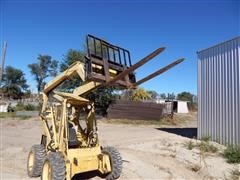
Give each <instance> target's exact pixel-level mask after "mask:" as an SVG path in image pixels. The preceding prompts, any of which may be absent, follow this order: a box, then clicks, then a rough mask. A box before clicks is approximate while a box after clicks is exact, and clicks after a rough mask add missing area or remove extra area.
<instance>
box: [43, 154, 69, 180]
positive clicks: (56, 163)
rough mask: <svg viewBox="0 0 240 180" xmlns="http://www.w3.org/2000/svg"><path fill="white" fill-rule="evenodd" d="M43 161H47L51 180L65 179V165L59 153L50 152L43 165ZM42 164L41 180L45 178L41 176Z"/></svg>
mask: <svg viewBox="0 0 240 180" xmlns="http://www.w3.org/2000/svg"><path fill="white" fill-rule="evenodd" d="M45 163H49V165H50V171H51V172H50V173H51V178H50V179H51V180H65V178H66V165H65V161H64V158H63V156H62V154H61V153H59V152H50V153H49V154H48V155H47V157H46V159H45V161H44V165H45ZM44 165H43V169H42V177H41V179H42V180H45V179H44V177H43V173H44V172H43V171H44Z"/></svg>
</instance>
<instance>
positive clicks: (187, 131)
mask: <svg viewBox="0 0 240 180" xmlns="http://www.w3.org/2000/svg"><path fill="white" fill-rule="evenodd" d="M156 129H157V130H161V131H165V132H168V133H173V134H176V135H180V136H184V137H188V138H197V128H156Z"/></svg>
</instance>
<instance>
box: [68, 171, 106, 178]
mask: <svg viewBox="0 0 240 180" xmlns="http://www.w3.org/2000/svg"><path fill="white" fill-rule="evenodd" d="M94 177H100V178H104V177H103V175H101V174H100V173H99V172H98V171H90V172H85V173H80V174H76V175H75V176H73V178H72V180H79V179H92V178H94Z"/></svg>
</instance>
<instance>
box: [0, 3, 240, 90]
mask: <svg viewBox="0 0 240 180" xmlns="http://www.w3.org/2000/svg"><path fill="white" fill-rule="evenodd" d="M0 16H1V17H0V43H1V46H2V45H3V42H4V41H7V43H8V47H7V52H6V59H5V61H6V62H5V66H7V65H10V66H13V67H15V68H19V69H21V70H22V71H23V72H24V73H25V77H26V79H27V82H28V84H29V85H30V89H31V90H33V91H36V82H35V81H34V78H33V76H32V75H31V73H30V70H29V68H28V67H27V65H28V64H30V63H35V62H37V57H38V55H39V54H42V55H50V56H52V58H53V59H56V60H58V61H62V59H63V56H64V54H66V52H67V51H68V49H78V50H81V49H83V44H84V42H85V36H86V34H92V35H95V36H97V37H100V38H104V39H107V40H108V41H109V42H111V43H112V44H115V45H118V46H121V47H124V48H126V49H128V50H130V52H131V58H132V61H133V63H136V62H137V61H138V60H140V59H141V58H143V57H145V56H146V55H148V54H149V53H151V52H152V51H154V50H155V49H157V48H159V47H166V49H165V51H164V52H163V53H161V54H160V55H158V56H157V57H156V58H154V60H152V61H151V62H149V63H147V64H146V65H144V66H143V67H141V68H139V69H138V70H137V71H136V77H137V79H142V78H143V77H145V76H146V75H148V74H150V73H152V72H154V71H156V70H158V69H160V68H161V67H163V66H165V65H167V64H169V63H171V62H172V61H174V60H176V59H178V58H181V57H184V58H186V59H185V61H184V62H183V63H181V64H179V65H177V66H176V67H174V68H172V69H170V70H169V71H167V72H165V73H164V74H162V75H160V76H158V77H156V78H154V79H152V80H150V81H148V82H146V83H144V84H142V85H141V87H143V88H145V89H147V90H155V91H157V92H158V93H168V92H169V93H172V92H173V93H175V94H177V93H180V92H182V91H188V92H191V93H193V94H197V54H196V52H197V51H199V50H201V49H205V48H207V47H210V46H213V45H215V44H218V43H220V42H223V41H226V40H229V39H232V38H234V37H236V36H239V35H240V1H239V0H226V1H225V0H218V1H216V0H201V1H197V0H192V1H190V0H184V1H181V0H178V1H177V0H168V1H167V0H158V1H157V0H148V1H147V0H146V1H144V0H135V1H134V0H132V1H130V0H128V1H127V0H122V1H120V0H119V1H118V0H115V1H114V0H112V1H110V0H103V1H100V0H99V1H97V0H96V1H94V0H88V1H87V0H83V1H80V0H79V1H77V0H0Z"/></svg>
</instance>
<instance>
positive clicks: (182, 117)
mask: <svg viewBox="0 0 240 180" xmlns="http://www.w3.org/2000/svg"><path fill="white" fill-rule="evenodd" d="M195 119H196V114H195V113H189V114H174V116H173V118H171V117H170V116H166V117H164V118H161V119H159V120H133V119H107V120H106V121H105V122H107V123H113V124H130V125H131V124H132V125H158V126H179V125H182V124H186V122H188V121H193V120H195Z"/></svg>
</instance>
